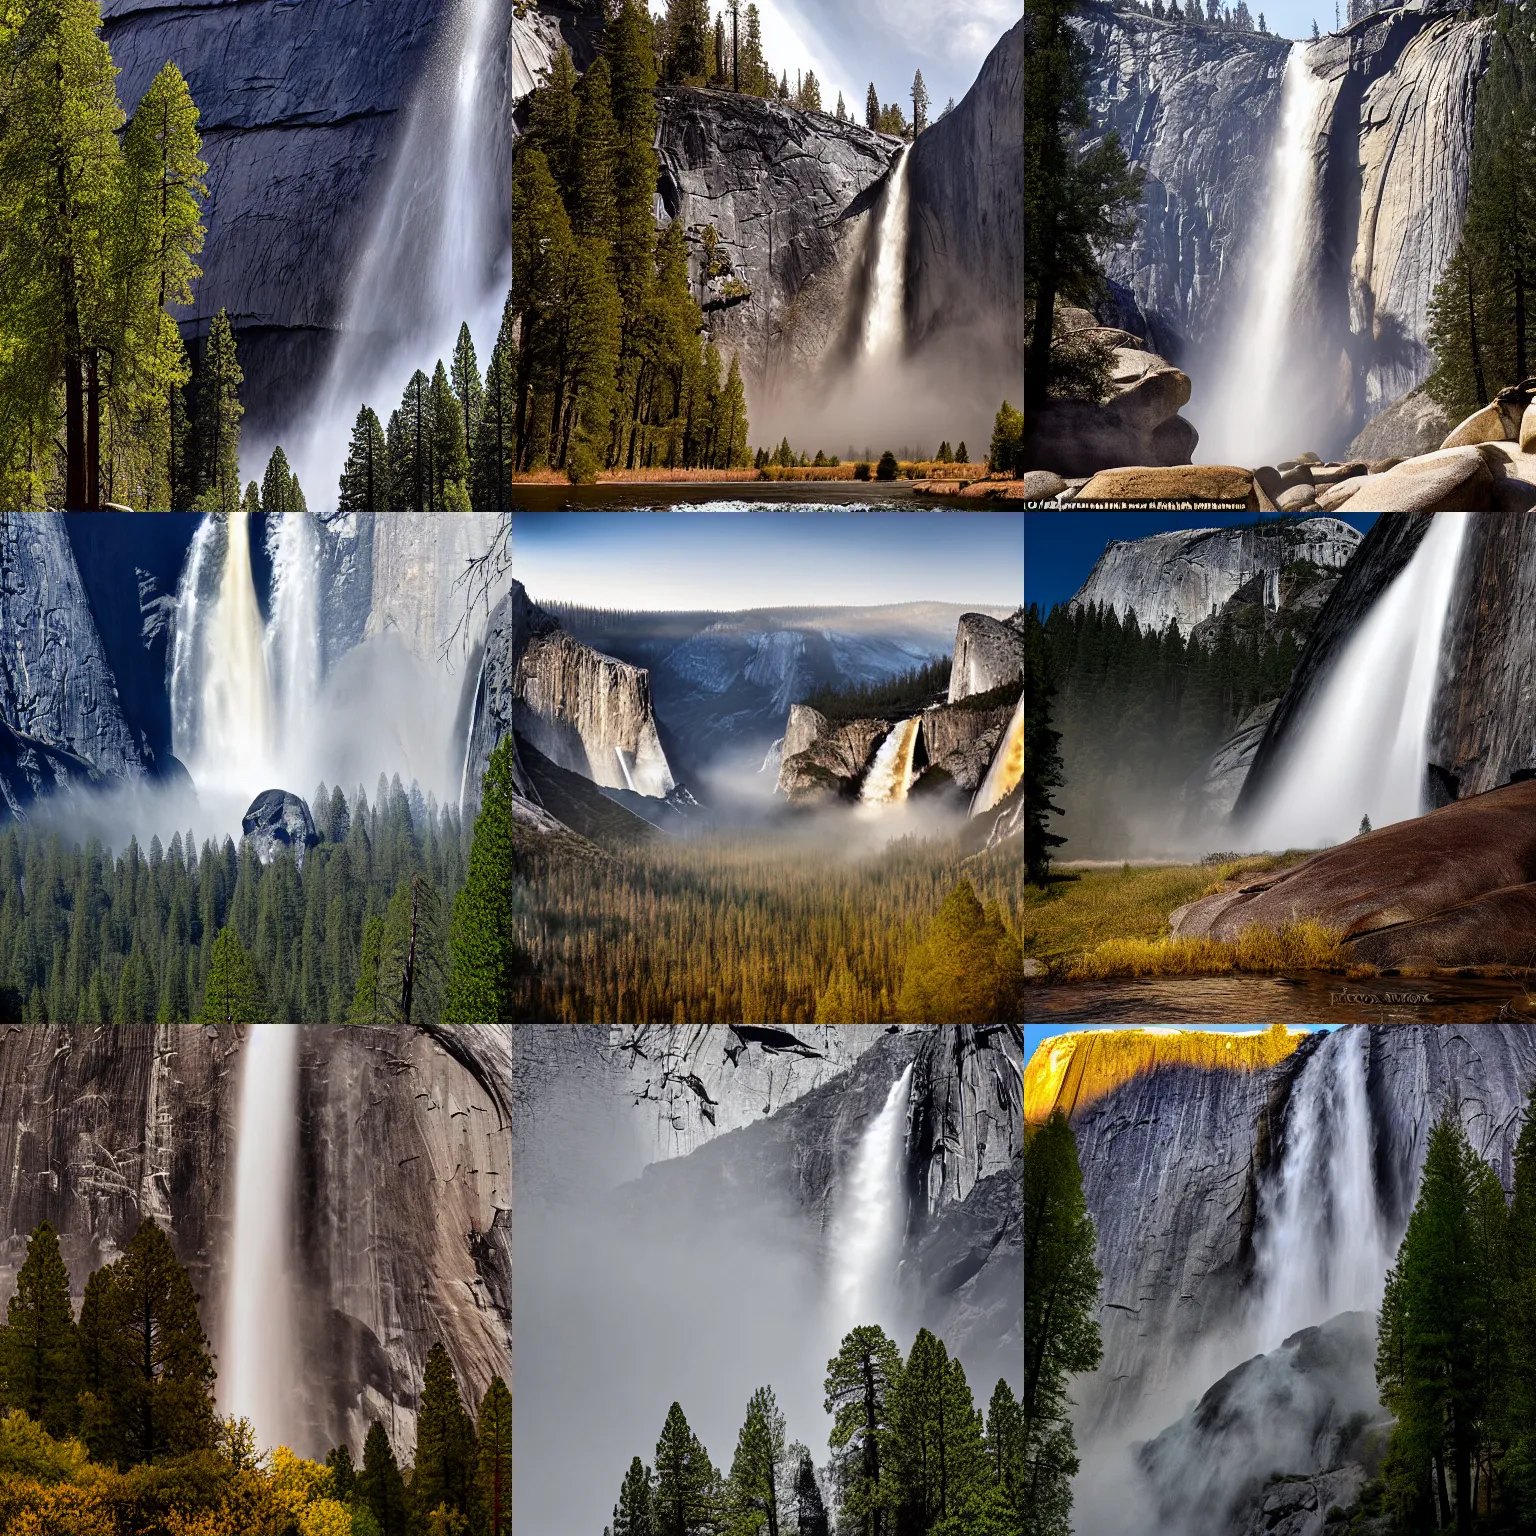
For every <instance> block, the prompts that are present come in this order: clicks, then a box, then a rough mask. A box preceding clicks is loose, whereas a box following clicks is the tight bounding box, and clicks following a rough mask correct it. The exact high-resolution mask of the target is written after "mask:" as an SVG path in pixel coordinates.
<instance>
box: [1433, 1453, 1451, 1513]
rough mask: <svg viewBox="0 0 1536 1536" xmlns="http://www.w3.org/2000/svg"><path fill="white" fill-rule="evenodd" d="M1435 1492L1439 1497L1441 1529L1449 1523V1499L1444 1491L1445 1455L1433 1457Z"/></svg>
mask: <svg viewBox="0 0 1536 1536" xmlns="http://www.w3.org/2000/svg"><path fill="white" fill-rule="evenodd" d="M1435 1492H1436V1493H1437V1494H1438V1495H1439V1497H1440V1525H1441V1528H1442V1529H1443V1528H1444V1527H1445V1526H1448V1525H1449V1524H1450V1523H1451V1500H1450V1496H1449V1495H1448V1494H1447V1493H1446V1491H1445V1457H1444V1456H1436V1457H1435Z"/></svg>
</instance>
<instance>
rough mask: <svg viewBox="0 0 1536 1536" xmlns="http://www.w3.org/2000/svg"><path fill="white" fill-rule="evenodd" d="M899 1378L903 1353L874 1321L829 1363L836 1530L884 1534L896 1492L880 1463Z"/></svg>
mask: <svg viewBox="0 0 1536 1536" xmlns="http://www.w3.org/2000/svg"><path fill="white" fill-rule="evenodd" d="M900 1379H901V1353H900V1351H899V1350H898V1349H897V1348H896V1346H895V1344H893V1343H892V1342H891V1340H890V1339H888V1338H887V1337H886V1335H885V1331H884V1329H882V1328H880V1327H879V1326H877V1325H875V1324H863V1325H861V1326H859V1327H857V1328H855V1329H853V1330H852V1332H850V1333H849V1334H847V1335H846V1336H845V1337H844V1339H843V1342H842V1347H841V1348H840V1349H839V1350H838V1352H837V1354H836V1355H834V1356H833V1358H832V1359H831V1360H829V1361H828V1362H827V1379H826V1383H825V1392H826V1402H825V1404H824V1408H825V1411H826V1412H827V1413H830V1414H832V1415H833V1422H832V1434H831V1437H830V1443H831V1446H832V1451H833V1454H834V1456H835V1457H837V1458H838V1460H839V1462H840V1463H841V1466H842V1471H843V1477H842V1505H841V1508H840V1509H839V1511H838V1517H837V1528H838V1531H839V1532H840V1533H841V1532H843V1531H845V1530H846V1531H848V1532H849V1533H850V1536H851V1533H855V1532H856V1533H860V1536H888V1533H889V1532H890V1531H891V1521H890V1511H891V1508H892V1506H893V1505H894V1503H895V1490H894V1486H893V1482H892V1479H891V1476H890V1473H889V1469H888V1468H886V1467H884V1466H883V1465H882V1461H883V1457H884V1452H885V1448H886V1445H887V1443H888V1441H889V1438H890V1428H891V1422H890V1410H891V1395H892V1393H893V1391H894V1390H895V1388H896V1384H897V1382H898V1381H899V1380H900Z"/></svg>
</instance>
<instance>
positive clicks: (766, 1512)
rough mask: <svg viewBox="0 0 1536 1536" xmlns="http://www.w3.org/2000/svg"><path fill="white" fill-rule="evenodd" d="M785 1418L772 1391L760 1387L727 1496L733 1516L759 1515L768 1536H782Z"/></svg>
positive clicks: (752, 1401)
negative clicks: (781, 1509) (781, 1491)
mask: <svg viewBox="0 0 1536 1536" xmlns="http://www.w3.org/2000/svg"><path fill="white" fill-rule="evenodd" d="M785 1455H786V1452H785V1438H784V1415H783V1414H782V1413H781V1412H780V1411H779V1405H778V1402H777V1400H776V1399H775V1398H774V1395H773V1388H772V1387H759V1388H758V1389H757V1390H756V1391H755V1392H754V1393H753V1394H752V1397H751V1399H750V1400H749V1401H748V1403H747V1416H746V1420H745V1422H744V1423H743V1424H742V1426H741V1433H740V1434H739V1435H738V1436H737V1439H736V1457H735V1460H734V1461H733V1462H732V1463H731V1473H730V1482H729V1489H728V1496H729V1499H730V1509H731V1513H732V1515H733V1516H737V1517H743V1516H745V1517H747V1518H748V1519H751V1518H752V1517H753V1516H758V1515H760V1516H761V1517H762V1519H763V1520H764V1521H765V1522H766V1524H767V1530H768V1536H779V1529H780V1516H779V1489H780V1487H781V1486H782V1485H783V1482H784V1479H785V1473H786V1470H787V1469H786V1465H785Z"/></svg>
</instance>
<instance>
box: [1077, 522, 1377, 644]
mask: <svg viewBox="0 0 1536 1536" xmlns="http://www.w3.org/2000/svg"><path fill="white" fill-rule="evenodd" d="M1360 540H1361V535H1360V533H1359V531H1358V530H1357V529H1355V528H1352V527H1350V526H1349V524H1347V523H1342V522H1340V521H1339V520H1338V519H1337V518H1332V517H1314V518H1308V519H1306V520H1305V521H1303V522H1300V523H1296V524H1289V525H1285V526H1282V527H1279V528H1202V529H1192V530H1189V531H1184V532H1178V533H1160V534H1153V535H1151V536H1149V537H1147V538H1144V539H1134V540H1129V541H1124V542H1121V541H1114V542H1111V543H1110V544H1108V545H1106V546H1105V549H1104V553H1103V554H1102V555H1100V556H1099V558H1098V560H1097V562H1096V563H1095V564H1094V567H1093V570H1092V571H1091V572H1090V573H1089V575H1088V580H1087V581H1086V582H1084V583H1083V585H1082V587H1081V588H1080V589H1079V590H1078V592H1077V594H1076V596H1075V597H1073V599H1072V606H1073V607H1074V608H1075V607H1080V606H1089V605H1092V604H1103V605H1105V606H1107V607H1110V608H1113V609H1114V611H1115V612H1116V614H1118V615H1119V617H1120V618H1121V619H1122V620H1123V619H1125V617H1126V616H1127V615H1128V614H1130V613H1135V614H1136V617H1137V620H1138V621H1139V623H1140V624H1141V627H1142V628H1143V629H1155V630H1162V629H1165V628H1167V626H1168V625H1169V624H1170V623H1172V622H1177V623H1178V626H1179V628H1180V630H1181V631H1183V632H1184V633H1186V634H1187V633H1188V632H1189V631H1190V630H1191V629H1193V628H1194V626H1195V625H1196V624H1198V623H1200V622H1201V621H1202V620H1204V619H1207V618H1209V617H1210V616H1211V615H1212V614H1213V613H1215V612H1218V611H1219V610H1220V609H1221V608H1223V607H1224V606H1225V605H1226V604H1227V603H1228V602H1229V601H1230V600H1231V599H1232V598H1233V597H1234V596H1236V595H1237V593H1238V591H1239V590H1240V589H1241V588H1242V587H1243V586H1245V585H1246V584H1247V583H1248V582H1249V581H1250V580H1252V579H1253V577H1255V576H1256V575H1264V576H1266V577H1278V575H1279V573H1281V572H1282V571H1283V570H1284V569H1285V568H1286V567H1287V566H1289V565H1292V564H1296V563H1304V564H1307V565H1313V566H1318V567H1321V568H1323V569H1325V570H1341V569H1343V568H1344V567H1345V566H1346V565H1348V564H1349V562H1350V560H1351V558H1352V557H1353V555H1354V553H1355V550H1356V549H1357V548H1358V547H1359V545H1360ZM1273 590H1274V593H1275V601H1274V602H1273V603H1271V606H1278V603H1279V598H1280V597H1282V596H1283V589H1282V588H1281V587H1280V584H1279V583H1278V581H1276V582H1275V583H1274V587H1273Z"/></svg>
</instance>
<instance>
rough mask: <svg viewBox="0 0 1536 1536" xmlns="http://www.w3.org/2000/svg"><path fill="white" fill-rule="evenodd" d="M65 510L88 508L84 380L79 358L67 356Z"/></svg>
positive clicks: (65, 363)
mask: <svg viewBox="0 0 1536 1536" xmlns="http://www.w3.org/2000/svg"><path fill="white" fill-rule="evenodd" d="M64 509H65V511H67V512H81V511H83V510H84V509H85V380H84V377H83V374H82V369H81V366H80V359H79V358H78V357H66V358H65V359H64Z"/></svg>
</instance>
